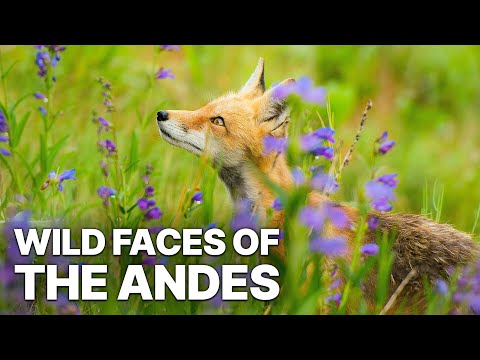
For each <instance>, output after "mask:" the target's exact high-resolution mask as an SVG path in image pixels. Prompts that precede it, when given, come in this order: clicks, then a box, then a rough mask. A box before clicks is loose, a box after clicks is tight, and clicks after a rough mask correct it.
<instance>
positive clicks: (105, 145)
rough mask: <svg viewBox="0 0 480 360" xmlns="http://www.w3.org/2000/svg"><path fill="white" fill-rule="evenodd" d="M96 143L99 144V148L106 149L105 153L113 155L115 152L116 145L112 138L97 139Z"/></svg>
mask: <svg viewBox="0 0 480 360" xmlns="http://www.w3.org/2000/svg"><path fill="white" fill-rule="evenodd" d="M98 145H99V146H100V148H101V149H105V150H107V155H113V154H115V153H116V152H117V146H116V145H115V143H114V142H113V141H112V140H109V139H107V140H103V141H99V142H98Z"/></svg>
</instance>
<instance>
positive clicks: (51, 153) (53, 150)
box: [48, 135, 70, 164]
mask: <svg viewBox="0 0 480 360" xmlns="http://www.w3.org/2000/svg"><path fill="white" fill-rule="evenodd" d="M69 137H70V135H65V136H64V137H63V138H61V139H60V141H59V142H57V143H56V144H55V145H52V146H51V147H50V148H49V149H48V164H52V163H53V161H54V160H55V157H56V156H57V155H58V153H59V151H60V150H61V149H62V147H64V146H65V144H66V142H67V140H68V138H69Z"/></svg>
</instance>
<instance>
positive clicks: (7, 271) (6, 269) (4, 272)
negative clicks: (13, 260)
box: [0, 264, 15, 286]
mask: <svg viewBox="0 0 480 360" xmlns="http://www.w3.org/2000/svg"><path fill="white" fill-rule="evenodd" d="M14 279H15V273H14V271H13V266H12V265H8V264H0V284H2V285H3V286H8V285H10V284H11V283H12V282H13V280H14Z"/></svg>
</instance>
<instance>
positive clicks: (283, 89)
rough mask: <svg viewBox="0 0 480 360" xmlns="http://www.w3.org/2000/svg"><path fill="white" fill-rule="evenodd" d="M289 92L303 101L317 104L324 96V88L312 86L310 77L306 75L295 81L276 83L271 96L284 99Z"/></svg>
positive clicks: (322, 102)
mask: <svg viewBox="0 0 480 360" xmlns="http://www.w3.org/2000/svg"><path fill="white" fill-rule="evenodd" d="M291 94H297V95H299V96H300V97H301V98H302V99H303V100H304V101H306V102H309V103H314V104H319V105H323V104H324V103H325V98H326V90H325V88H324V87H322V86H318V87H314V86H313V81H312V79H310V78H309V77H308V76H303V77H301V78H300V79H298V81H296V82H290V83H287V84H280V85H277V86H276V87H275V88H274V90H273V97H274V98H276V99H285V98H287V97H288V96H289V95H291Z"/></svg>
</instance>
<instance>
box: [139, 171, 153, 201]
mask: <svg viewBox="0 0 480 360" xmlns="http://www.w3.org/2000/svg"><path fill="white" fill-rule="evenodd" d="M152 172H153V166H152V165H147V166H146V167H145V174H143V176H142V180H143V183H144V184H145V185H148V183H149V182H150V175H151V174H152ZM152 192H153V187H152ZM152 196H153V193H152Z"/></svg>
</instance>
